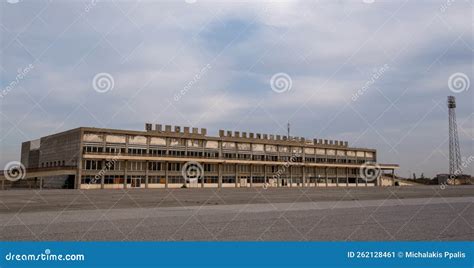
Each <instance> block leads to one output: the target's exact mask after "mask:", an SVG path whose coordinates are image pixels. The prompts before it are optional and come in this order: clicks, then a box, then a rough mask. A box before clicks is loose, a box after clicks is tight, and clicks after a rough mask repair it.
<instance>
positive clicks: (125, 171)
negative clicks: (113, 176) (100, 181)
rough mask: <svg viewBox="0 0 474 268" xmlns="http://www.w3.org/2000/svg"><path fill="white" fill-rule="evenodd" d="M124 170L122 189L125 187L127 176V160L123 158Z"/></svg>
mask: <svg viewBox="0 0 474 268" xmlns="http://www.w3.org/2000/svg"><path fill="white" fill-rule="evenodd" d="M124 163H125V170H124V172H123V189H127V177H128V161H127V160H125V161H124Z"/></svg>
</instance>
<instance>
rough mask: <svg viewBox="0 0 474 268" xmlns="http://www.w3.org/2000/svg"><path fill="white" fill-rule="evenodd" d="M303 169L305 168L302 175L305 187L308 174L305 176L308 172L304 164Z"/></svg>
mask: <svg viewBox="0 0 474 268" xmlns="http://www.w3.org/2000/svg"><path fill="white" fill-rule="evenodd" d="M302 169H303V170H302V173H301V176H302V177H303V188H304V187H305V185H306V176H305V174H306V170H305V169H306V167H305V166H303V167H302Z"/></svg>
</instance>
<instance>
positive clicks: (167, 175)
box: [11, 124, 398, 189]
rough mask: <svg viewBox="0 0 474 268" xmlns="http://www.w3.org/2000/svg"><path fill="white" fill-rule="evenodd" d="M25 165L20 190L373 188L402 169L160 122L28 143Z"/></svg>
mask: <svg viewBox="0 0 474 268" xmlns="http://www.w3.org/2000/svg"><path fill="white" fill-rule="evenodd" d="M21 163H22V164H23V165H24V166H25V168H26V176H25V178H23V179H22V180H19V181H15V182H12V183H11V185H12V186H14V185H15V184H18V185H20V184H27V185H29V186H30V187H31V185H32V184H34V185H33V186H35V188H36V187H37V188H74V189H124V188H184V187H186V188H212V187H213V188H223V187H367V186H381V185H385V184H386V183H384V182H383V181H382V179H381V178H382V177H384V176H387V175H388V176H390V175H389V174H391V176H392V178H393V174H394V170H395V169H396V168H398V165H392V164H378V163H377V152H376V150H374V149H366V148H352V147H349V146H348V143H347V142H343V141H333V140H322V139H311V140H308V139H305V138H301V137H289V136H281V135H268V134H260V133H247V132H238V131H224V130H219V135H218V136H209V135H207V130H206V129H204V128H201V129H198V128H189V127H179V126H174V127H173V126H170V125H166V126H164V127H163V126H162V125H155V126H153V125H152V124H146V125H145V130H144V131H131V130H116V129H101V128H89V127H81V128H76V129H72V130H69V131H65V132H61V133H57V134H53V135H50V136H46V137H42V138H40V139H37V140H33V141H27V142H24V143H23V144H22V147H21ZM368 163H370V164H369V165H370V167H371V168H372V169H374V170H372V173H370V172H369V174H372V175H373V176H375V177H373V178H370V179H367V178H366V176H364V174H365V173H364V172H365V170H363V169H370V168H367V167H368ZM361 171H364V172H361ZM369 171H370V170H369ZM374 171H375V172H374Z"/></svg>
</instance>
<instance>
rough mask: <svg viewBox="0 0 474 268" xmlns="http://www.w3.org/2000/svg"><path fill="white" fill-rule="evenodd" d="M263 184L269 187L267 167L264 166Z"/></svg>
mask: <svg viewBox="0 0 474 268" xmlns="http://www.w3.org/2000/svg"><path fill="white" fill-rule="evenodd" d="M263 183H264V184H265V185H266V186H267V187H268V180H267V166H266V165H263Z"/></svg>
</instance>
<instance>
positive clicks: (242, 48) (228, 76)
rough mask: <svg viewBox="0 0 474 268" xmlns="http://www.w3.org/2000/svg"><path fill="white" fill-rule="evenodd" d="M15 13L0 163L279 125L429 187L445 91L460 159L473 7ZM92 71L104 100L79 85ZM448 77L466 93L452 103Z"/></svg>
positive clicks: (264, 6)
mask: <svg viewBox="0 0 474 268" xmlns="http://www.w3.org/2000/svg"><path fill="white" fill-rule="evenodd" d="M10 2H11V3H10ZM15 2H16V1H12V0H8V1H2V3H1V5H0V7H1V10H0V12H1V13H0V15H1V17H0V36H1V54H0V55H1V56H0V57H1V58H0V60H1V69H0V72H1V79H0V86H1V89H2V90H4V91H3V92H4V93H2V98H0V101H1V102H0V105H1V106H0V127H1V129H0V151H1V154H0V166H3V165H5V164H6V163H7V162H9V161H12V160H18V159H19V154H20V145H21V142H22V141H26V140H31V139H36V138H38V137H41V136H44V135H48V134H51V133H54V132H58V131H62V130H67V129H70V128H75V127H78V126H93V127H106V128H126V129H138V130H141V129H143V127H144V123H145V122H153V123H162V124H173V125H182V126H196V127H206V128H208V131H209V132H210V133H211V134H217V131H218V129H228V130H240V131H252V132H259V133H273V134H284V133H285V131H286V130H285V128H286V122H287V121H290V122H291V125H292V134H293V135H295V136H304V137H307V138H328V139H338V140H347V141H349V144H350V145H353V146H359V147H369V148H375V149H377V150H378V157H379V161H380V162H383V163H399V164H400V165H401V169H400V170H399V174H400V175H403V176H408V175H409V174H411V173H413V172H416V173H417V174H420V173H421V172H424V174H425V175H426V176H433V175H435V174H436V173H443V172H446V171H447V169H448V160H447V155H448V151H447V150H448V142H447V134H448V132H447V124H448V123H447V108H446V104H445V103H446V96H447V95H455V96H456V97H457V101H458V109H457V116H458V126H459V138H460V143H461V154H462V155H463V156H464V157H467V158H468V157H469V156H472V155H473V153H474V148H473V134H474V128H473V123H474V116H473V115H474V114H473V112H474V111H473V103H474V96H473V93H472V91H473V90H474V89H473V87H474V86H473V85H472V83H474V81H473V82H472V83H471V81H472V80H473V79H474V76H473V73H474V72H473V66H474V65H473V50H474V36H473V27H474V26H473V25H474V20H473V16H474V15H473V9H474V5H473V2H472V1H461V0H457V1H410V2H408V1H380V0H375V1H362V0H361V1H358V0H352V1H291V2H290V1H288V2H287V1H277V2H257V1H247V2H239V1H228V2H217V1H201V0H196V1H184V0H183V1H132V0H130V1H128V0H127V1H121V2H119V3H116V2H110V1H91V0H88V1H46V0H44V1H42V0H37V1H26V0H20V1H19V2H17V3H15ZM366 2H367V3H366ZM30 64H31V66H33V68H30V70H29V71H28V72H26V74H25V72H24V69H25V68H27V67H28V66H30ZM206 66H208V67H206ZM384 66H385V67H384ZM381 68H385V70H384V71H383V72H382V73H380V70H381ZM19 70H23V74H24V75H22V76H21V78H19V76H18V72H19ZM99 73H107V74H110V76H111V77H112V78H113V80H114V83H113V88H112V89H110V90H106V92H103V93H101V92H98V91H97V90H95V89H94V86H93V79H94V77H95V76H96V75H97V74H99ZM278 73H284V74H286V75H287V76H288V77H290V79H291V88H289V89H287V90H285V91H284V92H281V93H278V92H276V91H275V90H272V84H271V78H272V76H274V75H275V74H278ZM377 73H378V74H379V75H378V76H377V78H374V74H377ZM457 73H461V74H464V75H465V77H467V78H468V80H467V81H468V82H469V83H470V86H469V87H466V88H464V90H462V91H461V92H458V93H454V92H452V91H451V90H450V88H449V86H448V81H449V78H450V77H451V76H453V75H454V74H457ZM196 75H199V78H198V79H196ZM464 81H466V80H464ZM12 82H17V83H14V86H10V87H8V86H9V85H11V84H12ZM187 85H191V86H188V87H187ZM7 87H8V92H6V93H5V89H7ZM185 87H186V90H185V91H183V89H184V88H185ZM361 89H364V90H363V94H360V96H358V97H357V98H356V99H355V100H354V98H353V96H354V94H357V92H358V91H359V90H361ZM182 92H184V93H182ZM176 94H179V95H180V97H179V99H178V100H175V99H174V97H175V96H176ZM472 171H473V167H472V164H471V165H469V167H468V169H467V170H466V172H470V173H473V172H472Z"/></svg>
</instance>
